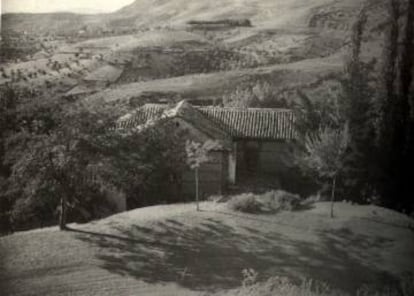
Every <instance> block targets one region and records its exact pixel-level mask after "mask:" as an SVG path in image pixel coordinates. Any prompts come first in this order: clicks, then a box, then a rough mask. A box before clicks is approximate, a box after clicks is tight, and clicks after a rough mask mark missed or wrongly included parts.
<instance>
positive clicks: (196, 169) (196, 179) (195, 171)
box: [194, 167, 200, 211]
mask: <svg viewBox="0 0 414 296" xmlns="http://www.w3.org/2000/svg"><path fill="white" fill-rule="evenodd" d="M194 173H195V186H196V203H197V211H200V205H199V202H198V167H196V168H195V169H194Z"/></svg>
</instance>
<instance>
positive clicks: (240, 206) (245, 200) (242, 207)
mask: <svg viewBox="0 0 414 296" xmlns="http://www.w3.org/2000/svg"><path fill="white" fill-rule="evenodd" d="M227 205H228V207H229V208H230V209H232V210H234V211H239V212H244V213H256V212H259V211H260V208H261V207H260V203H259V202H257V200H256V197H255V195H253V194H252V193H244V194H240V195H236V196H233V197H232V198H231V199H230V200H229V201H228V203H227Z"/></svg>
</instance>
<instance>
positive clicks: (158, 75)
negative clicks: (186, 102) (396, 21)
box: [0, 0, 386, 107]
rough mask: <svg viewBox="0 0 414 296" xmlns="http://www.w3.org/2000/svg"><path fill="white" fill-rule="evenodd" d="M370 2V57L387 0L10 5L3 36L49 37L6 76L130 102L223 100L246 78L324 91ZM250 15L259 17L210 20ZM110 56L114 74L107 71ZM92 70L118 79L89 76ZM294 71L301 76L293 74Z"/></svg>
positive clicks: (278, 89)
mask: <svg viewBox="0 0 414 296" xmlns="http://www.w3.org/2000/svg"><path fill="white" fill-rule="evenodd" d="M363 3H365V5H367V7H368V23H367V29H366V32H365V34H364V43H363V51H362V55H363V57H364V58H366V59H367V60H370V59H372V58H374V57H377V58H378V57H379V56H380V53H381V49H380V40H381V35H382V32H383V31H384V27H385V25H384V21H385V20H386V8H385V6H384V3H385V0H381V1H373V0H348V1H336V0H312V1H304V0H294V1H282V0H277V1H275V0H263V1H259V0H251V1H247V0H244V1H236V0H225V1H223V2H222V3H221V4H220V7H217V5H216V4H215V3H214V2H208V1H190V0H174V1H164V0H158V1H149V0H137V1H135V2H134V3H132V4H131V5H129V6H127V7H124V8H122V9H120V10H119V11H116V12H114V13H111V14H97V15H80V14H73V13H65V14H41V15H36V14H33V15H32V14H6V15H4V16H3V20H2V32H3V33H4V34H5V35H4V36H8V34H12V35H13V34H14V33H13V32H20V34H23V35H22V36H24V39H28V41H27V42H29V43H28V44H32V43H33V42H34V41H33V40H32V39H34V40H36V39H39V40H41V41H40V42H39V44H37V45H36V47H38V50H39V51H38V52H37V53H35V52H31V53H32V54H31V55H29V56H27V57H25V59H28V61H25V60H23V61H15V62H13V63H8V64H6V65H5V67H4V71H5V73H6V77H5V78H0V79H1V81H0V83H5V81H8V79H10V77H11V76H12V75H14V73H17V74H19V75H23V76H24V77H20V78H21V79H20V78H18V82H17V85H19V86H22V87H28V88H31V89H35V90H36V91H39V92H40V93H41V92H43V93H44V92H51V91H53V92H55V93H57V94H59V95H62V94H69V95H70V94H73V93H75V94H76V97H86V96H87V95H88V94H90V93H96V92H97V94H95V95H93V98H99V97H104V96H107V95H108V97H105V98H104V99H105V100H106V101H111V102H114V101H120V102H123V103H125V98H126V97H128V98H129V99H131V98H133V99H134V100H135V101H134V103H133V104H132V107H134V106H135V105H137V104H142V103H145V101H146V100H147V99H148V98H150V99H152V98H154V97H157V96H158V95H160V96H162V97H170V98H171V97H176V96H183V97H185V98H189V99H192V100H194V101H204V102H211V101H217V100H220V99H221V98H222V96H223V95H226V94H227V93H229V92H232V91H234V89H235V88H237V87H240V86H243V85H244V84H245V82H246V81H267V82H269V83H270V84H271V86H272V87H273V88H274V90H273V91H274V92H275V93H277V94H280V96H286V97H287V98H286V99H287V100H288V101H294V100H295V99H296V98H295V94H292V93H288V94H286V92H289V91H290V90H294V89H298V88H300V89H303V90H304V91H306V92H309V93H310V94H317V95H315V97H324V94H325V93H332V87H333V88H335V85H337V84H338V83H337V78H338V75H340V73H341V70H342V65H343V62H344V56H345V54H346V53H347V44H348V40H349V34H350V28H351V26H352V23H353V21H354V19H355V16H356V15H357V13H358V11H359V9H360V7H361V5H362V4H363ZM149 8H150V9H149ZM218 8H219V9H218ZM244 19H245V20H248V21H249V22H250V23H251V26H238V25H237V22H235V23H229V25H227V26H221V27H220V26H218V27H217V26H212V25H211V23H214V22H219V21H222V20H244ZM194 22H195V23H197V24H199V25H194ZM209 22H210V24H209ZM200 24H201V25H200ZM203 24H204V25H203ZM63 36H65V37H63ZM19 38H20V37H19ZM6 39H7V38H6ZM6 43H7V42H6ZM22 46H23V48H24V47H25V46H26V47H27V44H23V45H22ZM30 46H31V48H33V46H32V45H30ZM45 51H46V52H45ZM12 52H15V50H13V48H12ZM38 56H40V58H38ZM56 61H57V62H58V63H59V64H58V65H57V66H58V67H57V68H56V67H55V65H54V63H55V62H56ZM108 65H110V66H111V67H112V66H113V67H114V68H113V69H114V72H116V73H115V74H114V75H112V74H113V73H107V70H108ZM19 69H20V70H21V71H20V72H21V73H19V72H16V71H19ZM31 69H33V70H31ZM100 69H102V71H106V72H105V73H99V71H100ZM13 72H14V73H13ZM118 72H120V73H121V74H120V75H118V74H117V73H118ZM310 72H313V73H315V74H317V75H315V77H310V75H309V73H310ZM91 73H93V76H94V77H116V79H115V78H114V79H109V78H108V79H107V80H105V79H101V81H92V82H91V81H90V79H88V78H87V79H86V80H88V81H86V82H85V81H84V80H85V78H86V77H90V74H91ZM280 73H287V75H286V76H284V75H281V74H280ZM292 77H293V78H295V77H296V78H298V79H297V80H298V81H299V80H300V79H301V78H303V79H302V81H301V82H293V83H290V78H292ZM324 77H325V78H324ZM174 79H176V80H174ZM218 79H221V80H222V81H217V80H218ZM3 80H4V81H3ZM293 80H295V79H293ZM12 81H13V80H12ZM196 81H200V83H199V84H197V82H196ZM215 81H217V83H219V85H217V83H216V82H215ZM194 84H196V85H194ZM170 86H171V87H170ZM109 87H111V90H109V91H108V90H107V88H109ZM79 89H81V90H82V91H79ZM189 89H191V91H188V90H189ZM71 90H72V91H71ZM142 92H144V98H141V94H142ZM188 96H190V97H188ZM87 100H88V101H90V98H88V99H87ZM170 100H171V99H170ZM98 103H99V102H98ZM130 107H131V106H130Z"/></svg>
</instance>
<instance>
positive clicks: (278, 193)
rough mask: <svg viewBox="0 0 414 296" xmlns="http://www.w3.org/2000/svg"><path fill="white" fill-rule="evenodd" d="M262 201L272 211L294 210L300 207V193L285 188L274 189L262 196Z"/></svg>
mask: <svg viewBox="0 0 414 296" xmlns="http://www.w3.org/2000/svg"><path fill="white" fill-rule="evenodd" d="M260 199H261V202H263V203H264V204H265V206H267V207H268V209H269V210H271V211H292V210H295V209H296V208H298V207H299V205H300V203H301V199H300V197H299V195H297V194H293V193H289V192H286V191H284V190H272V191H269V192H266V193H264V194H263V195H261V196H260Z"/></svg>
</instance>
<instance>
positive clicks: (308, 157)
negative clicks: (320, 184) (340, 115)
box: [302, 126, 349, 218]
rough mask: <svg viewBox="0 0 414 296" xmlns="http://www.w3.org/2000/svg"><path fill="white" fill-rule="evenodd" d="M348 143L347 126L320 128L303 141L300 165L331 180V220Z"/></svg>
mask: <svg viewBox="0 0 414 296" xmlns="http://www.w3.org/2000/svg"><path fill="white" fill-rule="evenodd" d="M348 141H349V131H348V128H347V126H343V127H342V128H340V129H335V128H329V127H325V128H321V129H319V131H318V132H317V133H311V134H308V135H307V136H306V139H305V145H304V146H305V153H304V155H303V159H302V165H304V166H305V167H307V168H309V169H310V170H312V171H314V172H315V173H316V174H317V175H318V176H319V177H321V178H328V179H330V180H331V184H332V185H331V186H332V187H331V213H330V215H331V218H333V216H334V214H333V208H334V201H335V187H336V181H337V177H338V175H339V173H340V172H341V170H342V169H343V165H344V162H343V157H344V154H345V151H346V148H347V146H348Z"/></svg>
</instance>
